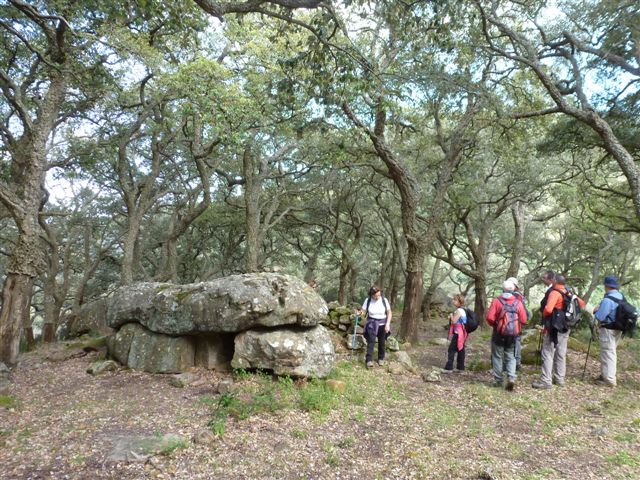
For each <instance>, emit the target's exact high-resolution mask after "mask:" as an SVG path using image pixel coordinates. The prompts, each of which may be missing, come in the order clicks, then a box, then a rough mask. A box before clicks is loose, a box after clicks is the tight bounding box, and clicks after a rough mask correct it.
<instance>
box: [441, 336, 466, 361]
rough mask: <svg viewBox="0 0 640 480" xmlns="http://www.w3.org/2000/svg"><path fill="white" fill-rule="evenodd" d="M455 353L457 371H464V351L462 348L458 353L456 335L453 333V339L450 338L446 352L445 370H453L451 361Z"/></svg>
mask: <svg viewBox="0 0 640 480" xmlns="http://www.w3.org/2000/svg"><path fill="white" fill-rule="evenodd" d="M456 353H457V354H458V362H457V367H458V370H464V357H465V351H464V348H463V349H462V350H460V351H458V334H457V333H454V334H453V337H451V343H450V344H449V350H447V364H446V365H445V367H444V369H445V370H453V359H454V357H455V355H456Z"/></svg>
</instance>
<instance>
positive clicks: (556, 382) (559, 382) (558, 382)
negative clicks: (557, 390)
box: [553, 378, 564, 387]
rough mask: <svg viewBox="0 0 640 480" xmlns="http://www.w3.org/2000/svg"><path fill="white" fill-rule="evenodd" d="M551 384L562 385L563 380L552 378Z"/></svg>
mask: <svg viewBox="0 0 640 480" xmlns="http://www.w3.org/2000/svg"><path fill="white" fill-rule="evenodd" d="M553 384H554V385H557V386H558V387H564V380H556V379H555V378H554V379H553Z"/></svg>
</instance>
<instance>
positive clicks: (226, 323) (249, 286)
mask: <svg viewBox="0 0 640 480" xmlns="http://www.w3.org/2000/svg"><path fill="white" fill-rule="evenodd" d="M327 312H328V309H327V305H326V303H325V301H324V300H323V299H322V297H320V295H318V294H317V293H316V292H315V290H313V289H312V288H311V287H309V286H308V285H307V284H306V283H305V282H304V281H302V280H300V279H298V278H295V277H292V276H289V275H284V274H279V273H256V274H244V275H232V276H229V277H223V278H219V279H216V280H213V281H210V282H202V283H194V284H187V285H174V284H168V283H138V284H134V285H127V286H124V287H121V288H120V289H118V290H117V291H116V292H115V293H114V294H113V295H112V296H111V297H110V298H109V300H108V308H107V324H108V325H109V326H110V327H111V328H115V329H117V328H119V327H120V326H122V325H124V324H126V323H130V322H137V323H140V324H141V325H144V326H145V327H146V328H147V329H149V330H151V331H153V332H156V333H164V334H168V335H197V334H199V333H215V332H241V331H244V330H248V329H251V328H257V327H279V326H300V327H313V326H315V325H318V324H319V323H320V322H321V321H323V320H325V318H326V315H327Z"/></svg>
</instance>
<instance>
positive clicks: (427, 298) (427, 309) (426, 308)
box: [422, 258, 441, 322]
mask: <svg viewBox="0 0 640 480" xmlns="http://www.w3.org/2000/svg"><path fill="white" fill-rule="evenodd" d="M440 262H441V260H440V259H439V258H436V260H435V262H434V264H433V270H432V271H431V279H430V281H429V287H427V291H426V292H425V294H424V296H423V297H422V321H423V322H426V321H428V320H429V316H430V315H431V300H432V299H433V294H434V293H436V289H437V288H438V286H439V285H440V281H438V269H439V268H440Z"/></svg>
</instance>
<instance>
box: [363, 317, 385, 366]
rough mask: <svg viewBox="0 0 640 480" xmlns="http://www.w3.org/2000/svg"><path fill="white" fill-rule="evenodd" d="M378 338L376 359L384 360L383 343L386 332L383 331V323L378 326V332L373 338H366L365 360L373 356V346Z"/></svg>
mask: <svg viewBox="0 0 640 480" xmlns="http://www.w3.org/2000/svg"><path fill="white" fill-rule="evenodd" d="M376 337H377V338H378V360H384V343H385V340H386V339H387V332H385V331H384V325H381V326H379V327H378V333H377V335H376V336H375V337H373V338H367V342H368V343H367V358H366V360H365V361H367V362H370V361H371V357H373V347H374V344H375V343H376Z"/></svg>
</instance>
